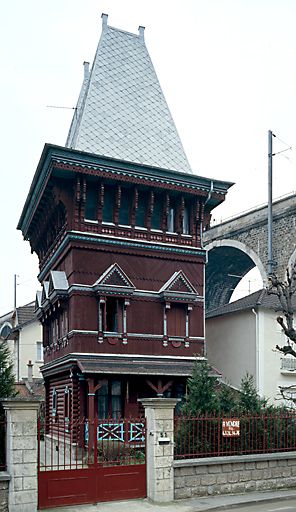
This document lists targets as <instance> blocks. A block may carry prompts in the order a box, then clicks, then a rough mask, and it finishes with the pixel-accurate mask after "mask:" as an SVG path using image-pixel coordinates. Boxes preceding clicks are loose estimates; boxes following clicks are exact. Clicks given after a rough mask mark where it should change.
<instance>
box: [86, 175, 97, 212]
mask: <svg viewBox="0 0 296 512" xmlns="http://www.w3.org/2000/svg"><path fill="white" fill-rule="evenodd" d="M97 214H98V190H97V187H96V183H95V182H89V183H87V187H86V201H85V219H87V220H98V215H97Z"/></svg>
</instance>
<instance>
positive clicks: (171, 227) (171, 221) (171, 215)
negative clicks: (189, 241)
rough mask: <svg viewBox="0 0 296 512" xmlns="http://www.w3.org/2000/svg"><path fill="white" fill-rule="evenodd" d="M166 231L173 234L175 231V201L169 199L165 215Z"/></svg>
mask: <svg viewBox="0 0 296 512" xmlns="http://www.w3.org/2000/svg"><path fill="white" fill-rule="evenodd" d="M167 231H169V232H170V233H175V231H176V206H175V201H174V200H173V199H172V198H170V204H169V210H168V215H167Z"/></svg>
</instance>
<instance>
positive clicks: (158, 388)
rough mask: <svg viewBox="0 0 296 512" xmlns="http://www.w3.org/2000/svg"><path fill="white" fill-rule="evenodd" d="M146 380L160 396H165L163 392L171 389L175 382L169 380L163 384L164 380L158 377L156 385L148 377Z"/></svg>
mask: <svg viewBox="0 0 296 512" xmlns="http://www.w3.org/2000/svg"><path fill="white" fill-rule="evenodd" d="M146 382H147V384H148V386H149V387H150V388H151V389H153V391H155V392H156V394H157V396H158V397H163V394H164V392H165V391H166V390H167V389H169V388H170V387H171V385H172V384H173V381H172V380H170V381H169V382H167V383H166V384H164V386H163V385H162V380H161V379H158V381H157V385H156V386H155V385H154V384H152V382H151V381H150V380H148V379H146Z"/></svg>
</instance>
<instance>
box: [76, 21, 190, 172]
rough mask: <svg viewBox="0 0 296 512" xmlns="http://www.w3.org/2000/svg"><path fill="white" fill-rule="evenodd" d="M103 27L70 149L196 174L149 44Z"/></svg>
mask: <svg viewBox="0 0 296 512" xmlns="http://www.w3.org/2000/svg"><path fill="white" fill-rule="evenodd" d="M102 19H103V28H102V35H101V38H100V41H99V44H98V48H97V52H96V56H95V59H94V63H93V66H92V69H91V71H89V67H88V63H85V64H84V81H83V84H82V88H81V92H80V96H79V99H78V103H77V107H76V110H75V113H74V117H73V120H72V124H71V127H70V131H69V135H68V138H67V142H66V146H67V147H70V148H73V149H78V150H81V151H88V152H91V153H96V154H99V155H104V156H108V157H111V158H118V159H121V160H127V161H130V162H137V163H143V164H147V165H151V166H156V167H162V168H165V169H171V170H176V171H182V172H190V173H191V172H192V171H191V168H190V165H189V163H188V160H187V158H186V155H185V152H184V149H183V146H182V143H181V141H180V138H179V135H178V133H177V130H176V127H175V124H174V121H173V119H172V116H171V114H170V111H169V108H168V106H167V103H166V101H165V98H164V95H163V92H162V90H161V87H160V84H159V82H158V79H157V76H156V73H155V71H154V68H153V64H152V62H151V59H150V57H149V54H148V51H147V48H146V46H145V42H144V28H143V27H139V34H131V33H129V32H125V31H123V30H119V29H116V28H113V27H110V26H108V24H107V15H106V14H103V15H102Z"/></svg>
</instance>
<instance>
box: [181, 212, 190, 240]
mask: <svg viewBox="0 0 296 512" xmlns="http://www.w3.org/2000/svg"><path fill="white" fill-rule="evenodd" d="M182 232H183V235H189V211H188V208H187V207H186V206H185V207H184V212H183V222H182Z"/></svg>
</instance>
